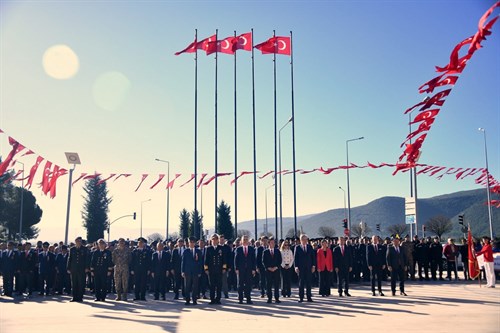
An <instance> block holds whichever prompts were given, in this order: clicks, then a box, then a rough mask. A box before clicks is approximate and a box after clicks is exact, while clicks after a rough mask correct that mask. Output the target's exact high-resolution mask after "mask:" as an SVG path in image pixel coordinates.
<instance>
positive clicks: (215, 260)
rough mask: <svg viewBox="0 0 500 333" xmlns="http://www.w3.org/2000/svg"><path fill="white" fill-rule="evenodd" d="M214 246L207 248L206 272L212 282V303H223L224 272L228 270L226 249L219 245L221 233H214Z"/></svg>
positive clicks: (212, 239) (212, 238)
mask: <svg viewBox="0 0 500 333" xmlns="http://www.w3.org/2000/svg"><path fill="white" fill-rule="evenodd" d="M211 241H212V246H209V247H208V248H207V251H206V254H205V273H206V274H207V275H208V281H209V283H210V303H209V304H211V305H213V304H221V302H220V298H221V289H222V274H223V272H224V271H225V270H226V267H227V264H226V262H225V256H224V252H223V251H224V250H223V249H222V246H220V245H219V235H217V234H213V235H212V237H211Z"/></svg>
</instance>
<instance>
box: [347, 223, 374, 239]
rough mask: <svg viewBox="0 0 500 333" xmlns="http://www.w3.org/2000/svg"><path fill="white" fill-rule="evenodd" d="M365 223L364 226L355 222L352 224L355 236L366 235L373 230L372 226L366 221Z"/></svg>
mask: <svg viewBox="0 0 500 333" xmlns="http://www.w3.org/2000/svg"><path fill="white" fill-rule="evenodd" d="M361 223H363V226H361V224H357V223H356V224H353V225H351V235H352V236H354V237H364V236H366V235H368V234H369V233H370V232H372V228H370V227H369V226H368V225H367V224H366V223H364V222H361Z"/></svg>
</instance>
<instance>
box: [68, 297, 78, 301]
mask: <svg viewBox="0 0 500 333" xmlns="http://www.w3.org/2000/svg"><path fill="white" fill-rule="evenodd" d="M70 302H78V301H77V300H76V299H74V298H72V299H71V301H70Z"/></svg>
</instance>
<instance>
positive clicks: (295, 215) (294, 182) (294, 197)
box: [290, 31, 297, 237]
mask: <svg viewBox="0 0 500 333" xmlns="http://www.w3.org/2000/svg"><path fill="white" fill-rule="evenodd" d="M292 47H293V42H292V31H290V73H291V83H292V152H293V153H292V160H293V162H292V164H293V228H294V233H295V237H297V182H296V174H295V170H297V168H296V167H295V103H294V95H293V48H292Z"/></svg>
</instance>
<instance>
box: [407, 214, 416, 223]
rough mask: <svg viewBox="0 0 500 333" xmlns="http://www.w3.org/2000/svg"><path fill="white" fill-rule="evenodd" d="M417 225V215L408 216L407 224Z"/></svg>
mask: <svg viewBox="0 0 500 333" xmlns="http://www.w3.org/2000/svg"><path fill="white" fill-rule="evenodd" d="M413 223H415V215H406V224H413Z"/></svg>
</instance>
